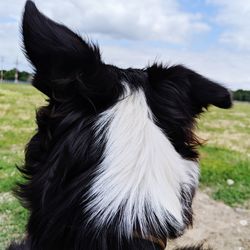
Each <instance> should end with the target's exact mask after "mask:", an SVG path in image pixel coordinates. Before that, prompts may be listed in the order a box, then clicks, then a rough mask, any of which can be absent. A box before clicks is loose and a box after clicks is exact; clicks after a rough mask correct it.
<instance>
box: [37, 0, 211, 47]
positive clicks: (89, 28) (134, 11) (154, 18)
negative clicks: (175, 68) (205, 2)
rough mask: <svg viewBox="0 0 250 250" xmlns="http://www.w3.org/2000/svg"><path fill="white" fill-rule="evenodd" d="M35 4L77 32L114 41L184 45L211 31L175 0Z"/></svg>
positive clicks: (80, 0) (46, 2)
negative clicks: (102, 35) (142, 41)
mask: <svg viewBox="0 0 250 250" xmlns="http://www.w3.org/2000/svg"><path fill="white" fill-rule="evenodd" d="M36 2H37V3H38V6H40V7H41V9H42V10H44V11H45V12H46V13H47V14H48V15H49V16H51V17H53V18H54V19H56V20H58V21H62V20H63V21H64V22H65V23H66V24H68V25H70V26H71V27H74V28H75V29H78V30H79V31H80V32H86V33H88V34H105V35H106V36H107V35H108V36H110V37H112V38H116V39H130V40H138V39H139V40H142V39H148V40H158V41H159V40H160V41H165V42H170V43H185V42H186V41H187V40H189V39H191V38H192V35H194V34H197V33H202V32H207V31H208V30H209V29H210V27H209V26H208V25H207V24H206V23H205V22H204V21H203V20H202V16H201V15H197V14H193V13H187V12H184V11H182V10H181V8H180V6H179V4H178V1H176V0H144V1H143V2H142V1H139V0H120V1H115V0H106V1H100V0H85V1H82V0H68V1H67V2H66V1H64V3H63V5H62V4H61V0H60V1H59V0H54V1H44V0H43V1H42V0H40V1H36ZM59 6H60V7H59Z"/></svg>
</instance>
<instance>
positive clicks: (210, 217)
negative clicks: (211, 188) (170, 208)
mask: <svg viewBox="0 0 250 250" xmlns="http://www.w3.org/2000/svg"><path fill="white" fill-rule="evenodd" d="M193 208H194V216H195V217H194V218H195V219H194V227H193V229H190V230H188V231H187V232H186V233H185V235H184V236H183V237H181V238H180V239H178V240H177V241H175V242H170V243H169V245H168V247H167V250H171V249H174V246H184V245H190V244H193V243H195V242H201V241H205V245H206V246H207V245H210V246H211V247H213V249H214V250H250V210H244V209H239V208H238V209H237V208H236V209H233V208H231V207H229V206H226V205H225V204H223V203H221V202H217V201H214V200H212V199H211V198H209V196H208V195H206V194H204V193H202V192H198V193H197V195H196V198H195V200H194V205H193Z"/></svg>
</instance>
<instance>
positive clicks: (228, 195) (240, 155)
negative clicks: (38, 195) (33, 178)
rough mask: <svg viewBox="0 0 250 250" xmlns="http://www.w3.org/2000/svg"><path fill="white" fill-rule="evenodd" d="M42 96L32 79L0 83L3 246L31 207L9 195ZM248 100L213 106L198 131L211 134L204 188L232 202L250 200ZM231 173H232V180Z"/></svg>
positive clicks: (22, 224)
mask: <svg viewBox="0 0 250 250" xmlns="http://www.w3.org/2000/svg"><path fill="white" fill-rule="evenodd" d="M44 103H45V101H44V96H43V95H41V94H40V93H39V92H38V91H36V90H35V89H34V88H32V87H31V86H29V85H15V84H1V83H0V250H1V249H4V247H5V246H6V245H7V244H8V242H9V241H10V240H11V239H13V238H18V237H20V235H22V234H23V232H24V227H25V221H26V218H27V211H25V210H24V209H23V208H22V207H21V206H20V205H19V203H18V202H17V200H16V199H14V198H13V196H12V195H11V189H12V188H13V187H14V185H15V183H16V181H17V180H18V179H20V176H19V174H18V172H17V170H16V168H15V165H21V164H22V163H23V157H24V146H25V144H26V143H27V141H28V140H29V138H30V137H31V136H32V134H34V131H35V121H34V120H35V110H36V108H37V107H39V106H40V105H42V104H44ZM249 114H250V104H249V103H240V102H238V103H235V106H234V108H233V109H231V110H221V109H218V108H214V107H212V108H210V112H208V113H206V114H205V115H203V117H202V118H201V120H200V122H199V128H198V134H199V135H200V137H201V138H203V139H208V141H207V143H206V145H205V146H203V147H202V148H201V150H200V151H201V188H202V189H206V190H208V189H209V193H211V195H212V197H214V198H215V199H218V200H222V201H224V202H225V203H227V204H229V205H231V206H243V205H244V204H246V203H247V202H248V201H249V200H250V174H249V173H250V119H249ZM227 179H233V180H234V185H232V186H229V185H228V184H227Z"/></svg>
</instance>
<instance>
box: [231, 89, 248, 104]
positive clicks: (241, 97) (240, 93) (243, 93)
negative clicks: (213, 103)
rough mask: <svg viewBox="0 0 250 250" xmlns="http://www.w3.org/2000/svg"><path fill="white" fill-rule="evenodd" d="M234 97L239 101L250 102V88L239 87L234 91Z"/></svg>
mask: <svg viewBox="0 0 250 250" xmlns="http://www.w3.org/2000/svg"><path fill="white" fill-rule="evenodd" d="M233 98H234V100H237V101H242V102H250V90H243V89H238V90H236V91H234V92H233Z"/></svg>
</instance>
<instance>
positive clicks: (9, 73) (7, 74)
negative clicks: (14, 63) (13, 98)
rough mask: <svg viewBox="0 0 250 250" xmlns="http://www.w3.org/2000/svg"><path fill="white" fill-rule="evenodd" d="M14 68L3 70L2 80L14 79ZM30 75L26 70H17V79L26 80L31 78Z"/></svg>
mask: <svg viewBox="0 0 250 250" xmlns="http://www.w3.org/2000/svg"><path fill="white" fill-rule="evenodd" d="M15 74H16V69H11V70H3V80H7V81H14V80H15ZM31 77H32V75H31V74H30V73H28V72H26V71H18V80H19V81H23V82H27V81H29V80H30V79H31Z"/></svg>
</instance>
